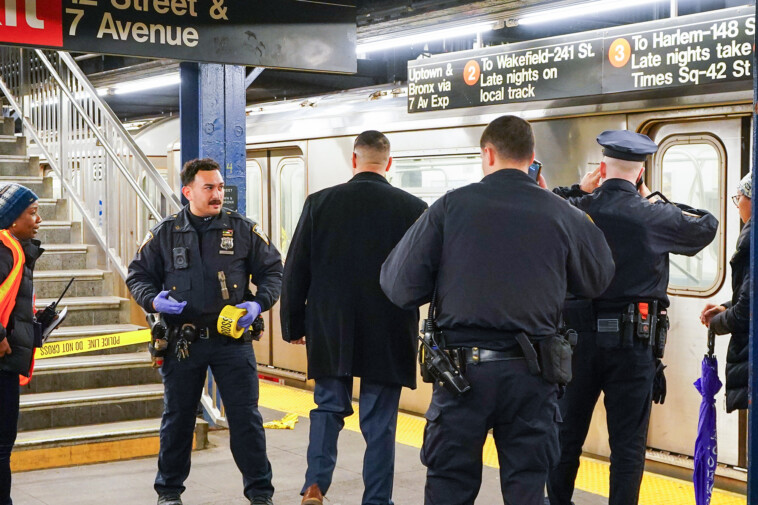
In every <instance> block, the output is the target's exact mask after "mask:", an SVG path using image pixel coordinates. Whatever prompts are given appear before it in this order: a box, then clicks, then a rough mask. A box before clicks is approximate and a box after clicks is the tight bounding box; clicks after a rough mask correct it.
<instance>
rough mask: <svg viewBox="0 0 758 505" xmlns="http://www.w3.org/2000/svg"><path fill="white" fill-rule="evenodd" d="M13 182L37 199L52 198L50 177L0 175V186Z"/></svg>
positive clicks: (51, 180)
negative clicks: (25, 188)
mask: <svg viewBox="0 0 758 505" xmlns="http://www.w3.org/2000/svg"><path fill="white" fill-rule="evenodd" d="M11 182H15V183H16V184H21V185H22V186H25V187H27V188H29V189H31V190H32V191H34V194H36V195H37V196H38V197H39V198H52V197H53V179H52V177H42V176H34V175H2V174H0V186H3V185H5V184H8V183H11Z"/></svg>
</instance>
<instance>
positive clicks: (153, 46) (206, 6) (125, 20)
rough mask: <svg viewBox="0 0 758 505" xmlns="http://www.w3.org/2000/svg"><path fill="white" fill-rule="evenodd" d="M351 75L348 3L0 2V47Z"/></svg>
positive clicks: (197, 0) (351, 35) (206, 0)
mask: <svg viewBox="0 0 758 505" xmlns="http://www.w3.org/2000/svg"><path fill="white" fill-rule="evenodd" d="M3 43H5V44H17V45H23V46H37V47H50V48H55V49H64V50H67V51H83V52H96V53H106V54H122V55H132V56H146V57H162V58H175V59H181V60H189V61H205V62H215V63H231V64H237V65H259V66H265V67H275V68H294V69H302V70H315V71H331V72H355V70H356V59H355V7H354V5H353V3H352V2H351V1H348V0H344V1H343V0H336V1H335V0H330V2H323V3H322V2H319V3H316V2H311V1H306V0H0V44H3Z"/></svg>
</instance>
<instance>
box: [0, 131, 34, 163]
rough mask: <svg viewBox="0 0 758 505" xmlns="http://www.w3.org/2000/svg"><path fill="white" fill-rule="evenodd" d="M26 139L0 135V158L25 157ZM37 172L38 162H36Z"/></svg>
mask: <svg viewBox="0 0 758 505" xmlns="http://www.w3.org/2000/svg"><path fill="white" fill-rule="evenodd" d="M25 155H26V139H25V138H24V137H21V136H16V135H0V156H25ZM37 170H38V171H39V161H38V162H37Z"/></svg>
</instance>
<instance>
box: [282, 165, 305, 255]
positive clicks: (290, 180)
mask: <svg viewBox="0 0 758 505" xmlns="http://www.w3.org/2000/svg"><path fill="white" fill-rule="evenodd" d="M279 187H280V188H281V198H280V200H279V201H280V207H279V223H280V226H281V230H280V236H279V237H280V239H279V251H281V253H282V256H285V255H286V254H287V249H288V248H289V245H290V241H291V240H292V234H293V233H295V228H296V227H297V221H298V220H299V219H300V213H301V212H302V210H303V204H304V203H305V163H304V162H303V160H302V159H300V158H285V159H283V160H282V161H281V163H279Z"/></svg>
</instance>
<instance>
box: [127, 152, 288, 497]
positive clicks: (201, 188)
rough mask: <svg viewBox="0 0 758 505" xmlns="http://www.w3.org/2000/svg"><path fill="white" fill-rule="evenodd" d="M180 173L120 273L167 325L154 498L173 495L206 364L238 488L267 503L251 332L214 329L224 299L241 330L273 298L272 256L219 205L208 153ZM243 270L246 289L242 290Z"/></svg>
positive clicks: (276, 282) (276, 289) (181, 477)
mask: <svg viewBox="0 0 758 505" xmlns="http://www.w3.org/2000/svg"><path fill="white" fill-rule="evenodd" d="M181 178H182V185H183V187H182V194H183V195H184V196H185V197H186V198H187V199H188V200H189V205H187V206H185V207H184V208H183V209H182V210H181V211H180V212H179V213H178V214H175V215H173V216H170V217H168V218H166V219H164V220H163V221H162V222H161V223H160V224H158V225H157V226H156V227H155V228H153V230H152V231H151V232H150V233H149V234H148V236H147V237H146V238H145V241H144V243H143V244H142V246H141V247H140V250H139V251H138V252H137V255H136V256H135V258H134V260H133V261H132V263H131V264H130V265H129V275H128V277H127V280H126V283H127V286H128V287H129V290H130V291H131V293H132V296H134V299H135V300H136V301H137V303H139V304H140V305H141V306H142V308H144V309H145V310H146V311H148V312H159V313H161V314H162V316H163V319H164V321H165V322H166V323H167V324H168V328H169V347H168V352H167V354H166V357H165V362H164V363H163V366H162V367H161V375H162V376H163V384H164V388H165V398H164V412H163V420H162V422H161V431H160V453H159V454H158V474H157V476H156V479H155V490H156V491H157V492H158V504H159V505H181V503H182V502H181V498H180V495H181V493H182V492H183V491H184V489H185V487H184V484H183V483H184V481H185V479H186V478H187V476H188V475H189V471H190V452H191V450H192V434H193V430H194V427H195V417H196V415H197V408H198V404H199V401H200V396H201V393H202V390H203V384H204V381H205V377H206V370H207V369H208V367H209V366H210V368H211V371H212V372H213V376H214V378H215V380H216V382H217V384H218V387H219V390H220V392H221V395H222V396H223V399H224V407H225V409H226V416H227V420H228V422H229V431H230V433H231V450H232V455H233V456H234V460H235V462H236V463H237V466H238V467H239V469H240V471H241V472H242V477H243V484H244V488H245V489H244V493H245V496H246V497H247V498H248V499H249V500H250V503H251V504H253V505H271V504H272V501H271V497H272V495H273V494H274V488H273V486H272V485H271V465H270V464H269V461H268V458H267V456H266V439H265V435H264V432H263V423H262V418H261V415H260V413H259V412H258V377H257V372H256V361H255V355H254V353H253V347H252V344H251V339H250V338H246V337H243V338H239V339H233V338H230V337H227V336H223V335H220V334H219V332H218V331H217V321H218V318H219V313H220V312H221V310H222V309H223V307H224V306H226V305H236V306H237V307H239V308H242V309H244V310H246V313H245V315H244V316H243V317H242V318H241V319H239V321H238V323H237V324H238V326H239V327H243V328H247V327H250V326H251V324H252V323H253V321H254V319H255V318H256V317H257V316H258V315H259V314H260V313H261V312H262V311H266V310H268V309H269V308H271V306H272V305H274V303H275V302H276V300H277V299H278V298H279V293H280V291H281V284H282V261H281V256H280V254H279V251H277V250H276V248H275V247H274V246H273V245H272V244H271V243H270V242H269V239H268V238H267V237H266V235H265V234H264V233H263V231H262V230H261V228H260V226H259V225H257V224H256V223H254V222H253V221H250V220H249V219H247V218H246V217H244V216H242V215H240V214H238V213H236V212H232V211H230V210H227V209H224V208H222V206H221V205H222V202H223V198H224V180H223V178H222V177H221V172H220V168H219V165H218V164H217V163H216V162H215V161H213V160H212V159H209V158H205V159H199V160H192V161H189V162H187V163H186V164H185V165H184V168H183V169H182V173H181ZM251 278H252V282H253V283H254V284H255V285H256V287H257V292H256V294H255V296H253V295H252V293H251V292H250V290H249V288H248V286H249V282H250V280H251ZM245 335H246V336H247V335H250V333H246V334H245Z"/></svg>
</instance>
